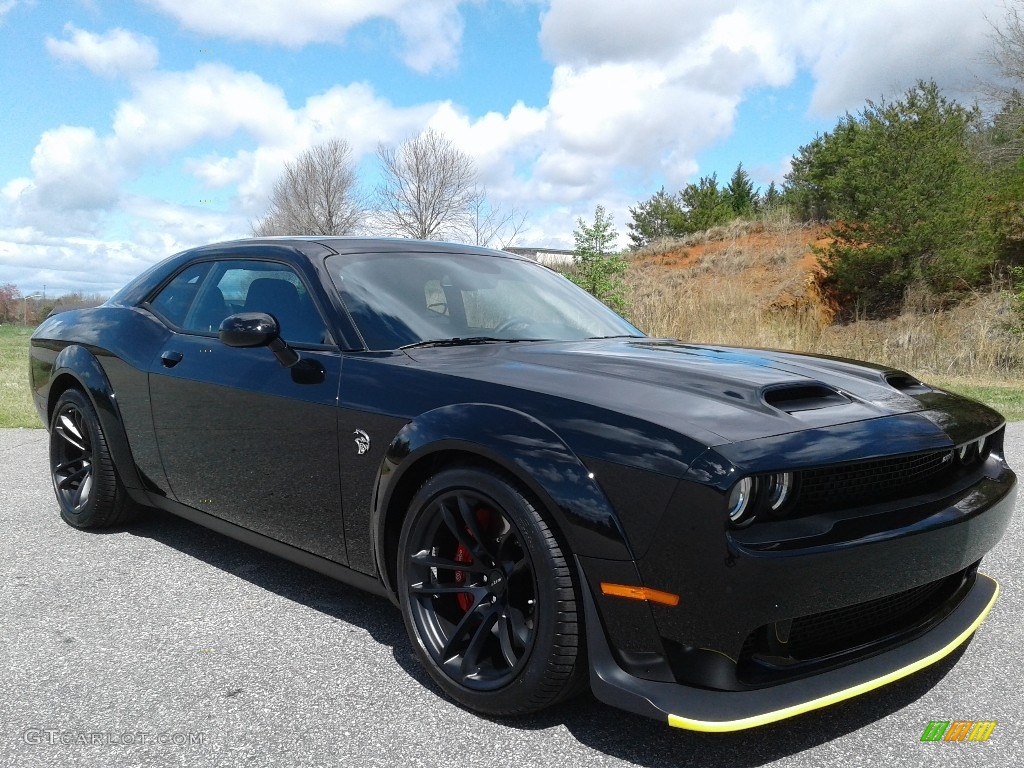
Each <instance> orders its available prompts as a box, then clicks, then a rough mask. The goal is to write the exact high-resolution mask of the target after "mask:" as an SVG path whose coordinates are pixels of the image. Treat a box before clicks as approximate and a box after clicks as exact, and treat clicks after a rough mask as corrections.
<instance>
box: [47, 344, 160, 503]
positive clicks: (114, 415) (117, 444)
mask: <svg viewBox="0 0 1024 768" xmlns="http://www.w3.org/2000/svg"><path fill="white" fill-rule="evenodd" d="M68 376H70V377H71V378H73V379H74V380H75V381H76V382H77V383H78V386H79V388H80V389H82V390H84V392H85V394H86V396H87V397H88V398H89V401H90V402H91V403H92V407H93V408H95V409H96V415H97V416H98V417H99V420H100V426H101V427H102V428H103V434H104V437H105V438H106V441H107V448H108V449H109V450H110V455H111V457H112V458H113V460H114V466H115V467H116V468H117V474H118V476H119V477H120V478H121V482H123V483H124V485H125V487H126V488H129V489H136V490H142V489H144V488H145V485H143V483H142V480H141V478H140V477H139V474H138V472H137V471H136V470H135V459H134V457H133V456H132V451H131V447H130V446H129V444H128V436H127V434H126V433H125V429H124V422H123V421H122V419H121V412H120V410H119V409H118V407H117V398H116V396H115V394H114V389H113V387H111V385H110V380H109V379H107V375H106V374H105V373H104V372H103V367H102V366H101V365H100V362H99V360H97V359H96V356H95V355H94V354H93V353H92V352H90V351H89V350H88V349H86V348H85V347H83V346H81V345H78V344H71V345H69V346H67V347H65V348H64V349H62V350H61V351H60V353H59V354H58V355H57V359H56V360H54V362H53V373H52V374H51V375H50V386H49V395H48V398H47V409H46V410H47V424H46V426H47V429H49V426H50V423H49V421H50V418H51V417H52V416H53V408H54V406H55V405H56V403H57V399H58V398H59V397H60V395H61V394H62V393H63V392H64V390H66V389H68V387H63V386H62V387H58V388H56V389H55V388H54V384H56V383H57V382H58V381H59V380H60V379H62V378H66V377H68ZM133 495H134V494H133Z"/></svg>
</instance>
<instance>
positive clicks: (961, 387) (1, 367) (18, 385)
mask: <svg viewBox="0 0 1024 768" xmlns="http://www.w3.org/2000/svg"><path fill="white" fill-rule="evenodd" d="M31 333H32V329H30V328H24V327H21V326H17V325H4V326H0V427H42V426H43V425H42V423H41V422H40V421H39V416H38V415H37V414H36V411H35V408H34V407H33V406H32V399H31V397H30V395H29V388H28V337H29V336H30V335H31ZM922 378H923V379H924V380H925V381H927V382H928V383H929V384H934V385H935V386H939V387H942V388H943V389H948V390H950V391H952V392H960V393H962V394H964V395H967V396H968V397H973V398H975V399H976V400H981V401H982V402H983V403H988V404H989V405H991V406H992V407H993V408H995V409H996V410H998V411H999V412H1000V413H1002V414H1003V415H1004V416H1005V417H1006V419H1007V420H1008V421H1021V420H1024V381H1010V380H999V379H994V380H987V379H986V380H981V381H975V380H973V379H968V378H964V377H949V376H945V377H944V376H939V375H933V376H922Z"/></svg>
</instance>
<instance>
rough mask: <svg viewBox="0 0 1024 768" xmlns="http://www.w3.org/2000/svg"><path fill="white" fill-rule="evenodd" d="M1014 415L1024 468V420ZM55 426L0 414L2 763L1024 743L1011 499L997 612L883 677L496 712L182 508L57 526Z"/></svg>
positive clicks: (968, 748) (341, 595) (924, 759)
mask: <svg viewBox="0 0 1024 768" xmlns="http://www.w3.org/2000/svg"><path fill="white" fill-rule="evenodd" d="M1010 435H1011V438H1010V449H1009V455H1010V459H1011V463H1012V464H1013V466H1014V467H1016V468H1018V470H1021V469H1024V423H1017V424H1013V425H1011V427H1010ZM46 439H47V436H46V433H45V432H44V431H42V430H0V520H2V522H3V534H2V536H0V563H2V564H0V574H2V578H0V674H2V677H0V766H19V767H20V766H47V767H50V766H89V767H90V768H94V767H99V766H107V765H110V766H135V765H138V766H147V767H149V766H153V767H156V766H176V765H181V766H242V765H244V766H263V765H267V766H276V767H279V768H284V767H285V766H313V765H324V766H336V765H353V766H378V765H379V766H406V765H415V766H419V765H422V766H506V765H521V766H546V765H557V766H559V768H571V767H573V766H619V765H641V766H652V767H653V766H659V767H661V766H675V765H693V766H707V767H709V768H715V767H716V766H722V767H723V768H725V767H726V766H728V768H744V767H745V766H759V765H766V764H779V765H787V766H808V767H810V766H814V767H815V768H817V767H818V766H824V765H843V766H845V767H846V768H853V767H854V766H877V765H887V766H921V765H935V766H943V767H944V768H946V767H949V766H959V765H965V766H967V765H970V766H989V765H991V766H1010V765H1020V764H1022V762H1024V725H1022V724H1021V720H1022V719H1024V577H1022V572H1024V569H1022V567H1021V554H1020V553H1021V545H1022V543H1024V511H1022V509H1021V502H1018V508H1017V514H1016V517H1015V519H1014V522H1013V524H1012V527H1011V530H1010V532H1009V533H1008V534H1007V536H1006V537H1005V538H1004V539H1003V541H1002V543H1001V544H1000V545H999V547H998V548H997V549H996V550H995V551H994V552H993V553H992V554H990V555H989V556H988V558H986V560H985V563H984V564H983V570H985V572H987V573H989V574H991V575H992V576H994V577H996V578H997V579H999V581H1000V582H1001V584H1002V587H1003V593H1002V597H1001V599H1000V601H999V603H998V604H997V606H996V608H995V610H994V611H993V613H992V615H991V617H990V618H989V619H988V621H987V622H986V623H985V624H984V625H983V626H982V627H981V629H980V630H979V631H978V633H977V635H976V637H975V638H974V640H973V641H972V642H971V643H970V644H969V645H968V646H967V648H966V650H965V651H963V653H961V654H954V658H952V659H947V660H945V661H943V662H940V663H939V664H938V665H936V666H934V667H931V668H929V669H927V670H925V671H923V672H921V673H919V674H917V675H915V676H912V677H911V678H909V679H905V680H903V681H901V682H899V683H897V684H895V685H892V686H889V687H888V688H885V689H882V690H880V691H877V692H874V693H872V694H868V695H866V696H862V697H860V698H858V699H854V700H852V701H850V702H846V703H844V704H840V705H838V706H835V707H831V708H829V709H826V710H819V711H818V712H814V713H810V714H807V715H803V716H801V717H799V718H795V719H792V720H788V721H784V722H782V723H777V724H774V725H771V726H767V727H764V728H760V729H755V730H752V731H745V732H741V733H736V734H724V735H710V734H699V733H692V732H686V731H679V730H675V729H671V728H669V727H667V726H665V725H662V724H660V723H657V722H655V721H652V720H646V719H643V718H639V717H635V716H633V715H629V714H626V713H623V712H620V711H617V710H614V709H612V708H610V707H606V706H604V705H601V704H599V703H597V702H596V701H595V700H594V699H593V698H591V697H589V696H585V697H582V698H580V699H578V700H576V701H574V702H571V703H569V704H567V705H564V706H561V707H559V708H557V709H555V710H553V711H551V712H549V713H546V714H544V715H543V716H541V717H535V718H531V719H528V720H520V721H501V722H498V721H489V720H484V719H481V718H479V717H476V716H474V715H471V714H469V713H467V712H464V711H462V710H460V709H459V708H457V707H455V706H453V705H452V704H450V703H449V702H447V701H446V700H445V699H443V698H442V697H441V696H440V694H439V693H438V692H437V691H436V689H435V688H434V687H433V685H432V684H431V683H430V682H429V681H428V679H427V678H426V676H425V675H424V674H423V673H422V672H421V671H420V670H419V669H418V668H417V667H416V665H415V662H414V660H413V657H412V653H411V649H410V647H409V645H408V642H407V640H406V636H405V632H404V630H403V628H402V623H401V619H400V616H399V614H398V612H397V610H395V609H394V608H393V607H392V606H391V605H390V603H387V602H385V601H384V600H381V599H377V598H373V597H368V596H366V595H363V594H361V593H359V592H357V591H355V590H353V589H350V588H347V587H345V586H343V585H339V584H336V583H334V582H332V581H330V580H328V579H326V578H324V577H321V576H319V575H317V574H315V573H312V572H309V571H306V570H304V569H302V568H299V567H297V566H294V565H291V564H290V563H287V562H284V561H282V560H278V559H276V558H274V557H271V556H269V555H266V554H263V553H261V552H259V551H257V550H254V549H252V548H250V547H248V546H245V545H243V544H239V543H236V542H233V541H231V540H229V539H226V538H224V537H221V536H218V535H216V534H213V533H210V532H208V531H206V530H205V529H203V528H201V527H198V526H196V525H193V524H191V523H188V522H186V521H184V520H179V519H177V518H175V517H173V516H170V515H164V514H157V513H153V514H151V515H149V516H147V517H146V518H145V519H144V520H143V521H141V522H140V523H138V524H136V525H134V526H133V527H131V528H130V529H128V530H118V531H113V532H109V533H85V532H81V531H76V530H74V529H72V528H70V527H69V526H67V525H65V524H64V523H62V522H61V520H60V518H59V517H58V514H57V511H56V506H55V503H54V500H53V494H52V490H51V487H50V483H49V479H48V475H47V468H46V463H47V462H46ZM1021 474H1024V473H1021ZM935 719H942V720H946V719H950V720H952V719H967V720H983V719H984V720H997V721H998V726H997V727H996V729H995V731H994V732H993V734H992V737H991V739H990V740H989V741H988V742H986V743H921V741H920V736H921V733H922V731H923V729H924V727H925V725H926V724H927V722H928V721H929V720H935Z"/></svg>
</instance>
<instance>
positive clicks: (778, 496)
mask: <svg viewBox="0 0 1024 768" xmlns="http://www.w3.org/2000/svg"><path fill="white" fill-rule="evenodd" d="M768 482H769V485H768V494H767V498H766V502H767V504H768V508H769V509H770V510H771V511H772V512H775V511H776V510H778V509H779V508H781V507H782V505H783V504H785V503H786V502H787V501H788V500H789V494H790V492H791V491H792V490H793V473H792V472H776V473H775V474H774V475H771V476H770V478H769V481H768Z"/></svg>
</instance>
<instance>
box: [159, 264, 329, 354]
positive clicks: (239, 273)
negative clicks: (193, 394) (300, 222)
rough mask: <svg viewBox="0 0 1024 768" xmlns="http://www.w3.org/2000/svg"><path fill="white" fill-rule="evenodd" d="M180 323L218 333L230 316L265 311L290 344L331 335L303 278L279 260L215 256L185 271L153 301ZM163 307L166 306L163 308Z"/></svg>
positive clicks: (326, 338)
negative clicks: (273, 261)
mask: <svg viewBox="0 0 1024 768" xmlns="http://www.w3.org/2000/svg"><path fill="white" fill-rule="evenodd" d="M151 306H152V307H153V308H154V309H155V310H157V311H158V312H160V314H162V315H163V316H164V317H165V318H166V319H167V320H169V321H171V322H172V323H173V324H174V325H176V326H178V327H179V328H183V329H184V330H187V331H194V332H197V333H216V332H217V330H218V329H219V328H220V324H221V322H222V321H223V320H224V318H226V317H227V316H228V315H233V314H235V313H237V312H265V313H267V314H269V315H272V316H273V317H274V319H276V320H277V322H278V325H279V326H280V327H281V336H282V338H284V339H285V341H288V342H291V343H293V344H329V343H331V337H330V334H329V333H328V331H327V327H326V325H325V324H324V321H323V318H322V317H321V316H320V313H319V311H318V310H317V308H316V304H315V303H314V302H313V299H312V297H311V296H310V295H309V291H308V290H307V289H306V286H305V284H304V283H303V282H302V280H301V278H299V276H298V275H297V274H296V273H295V272H294V271H293V270H292V269H291V268H290V267H287V266H285V265H283V264H276V263H272V262H263V261H215V262H205V263H202V264H195V265H193V266H191V267H189V268H188V269H186V270H184V271H183V272H182V273H181V274H180V275H179V276H178V277H176V278H175V279H174V280H172V281H171V283H170V284H169V285H168V286H167V287H166V288H164V289H163V290H162V291H161V292H160V294H159V295H158V296H157V297H156V298H155V299H154V300H153V301H152V302H151ZM165 307H166V308H167V309H168V310H169V311H165Z"/></svg>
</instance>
